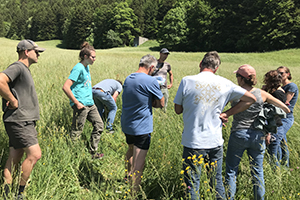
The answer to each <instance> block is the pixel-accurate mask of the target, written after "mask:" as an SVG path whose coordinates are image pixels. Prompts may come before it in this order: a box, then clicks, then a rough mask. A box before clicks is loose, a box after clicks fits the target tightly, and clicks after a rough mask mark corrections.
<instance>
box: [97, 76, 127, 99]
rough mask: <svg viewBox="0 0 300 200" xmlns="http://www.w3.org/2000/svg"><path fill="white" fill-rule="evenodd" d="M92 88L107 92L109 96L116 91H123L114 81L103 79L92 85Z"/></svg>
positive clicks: (119, 84)
mask: <svg viewBox="0 0 300 200" xmlns="http://www.w3.org/2000/svg"><path fill="white" fill-rule="evenodd" d="M93 88H101V89H102V90H103V91H104V92H108V93H110V94H111V95H113V94H114V93H115V92H116V91H118V92H119V93H121V92H122V89H123V88H122V85H121V83H119V82H118V81H116V80H114V79H105V80H103V81H101V82H99V83H97V84H96V85H94V86H93Z"/></svg>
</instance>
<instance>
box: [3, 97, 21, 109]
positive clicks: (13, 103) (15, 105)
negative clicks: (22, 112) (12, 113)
mask: <svg viewBox="0 0 300 200" xmlns="http://www.w3.org/2000/svg"><path fill="white" fill-rule="evenodd" d="M6 106H7V108H8V109H17V108H18V107H19V102H18V100H17V99H15V100H13V101H7V102H6Z"/></svg>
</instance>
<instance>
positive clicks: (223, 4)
mask: <svg viewBox="0 0 300 200" xmlns="http://www.w3.org/2000/svg"><path fill="white" fill-rule="evenodd" d="M299 14H300V2H299V1H296V0H85V1H81V0H0V36H1V37H7V38H11V39H24V38H30V39H32V40H35V41H41V40H52V39H60V40H63V46H64V47H65V48H71V49H77V48H79V46H80V44H81V43H82V42H83V41H88V42H90V43H91V44H93V45H94V47H95V48H101V49H105V48H112V47H119V46H132V45H133V40H134V38H135V37H136V36H143V37H146V38H149V39H155V40H157V41H158V42H159V44H160V45H161V46H164V47H168V48H169V49H170V50H173V51H176V50H179V51H209V50H218V51H223V52H253V51H260V52H262V51H271V50H280V49H286V48H296V47H299V46H300V15H299Z"/></svg>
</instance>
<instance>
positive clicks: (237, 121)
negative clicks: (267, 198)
mask: <svg viewBox="0 0 300 200" xmlns="http://www.w3.org/2000/svg"><path fill="white" fill-rule="evenodd" d="M235 73H236V78H237V82H238V84H239V86H241V87H242V88H244V89H245V90H247V91H248V92H251V93H252V94H253V95H254V96H255V98H256V102H255V103H253V104H252V105H251V106H250V107H249V108H248V109H247V110H245V111H243V112H240V113H237V114H235V115H234V116H233V121H232V127H231V134H230V138H229V141H228V148H227V154H226V176H225V186H226V188H227V198H228V199H234V196H235V192H236V181H237V180H236V179H237V176H238V169H239V164H240V161H241V158H242V157H243V153H244V151H247V154H248V157H249V163H250V168H251V175H252V183H253V193H254V199H255V200H263V199H264V195H265V183H264V171H263V160H264V153H265V149H266V145H265V134H264V132H263V131H262V130H259V129H256V128H254V120H255V119H256V118H257V117H258V115H259V113H260V112H261V110H262V108H263V104H264V102H267V103H270V104H273V105H274V106H277V107H279V108H281V109H283V111H284V112H286V113H289V112H290V110H289V108H288V107H287V106H286V105H285V104H284V103H282V102H281V101H280V100H278V99H276V98H275V97H273V96H272V95H271V94H269V93H267V92H266V91H263V90H260V89H258V88H255V87H254V85H255V84H256V82H257V80H256V71H255V69H254V68H253V67H252V66H250V65H247V64H245V65H242V66H240V67H239V69H238V70H237V71H235ZM239 103H240V102H239V101H233V102H232V103H231V105H232V106H233V107H235V106H236V105H238V104H239Z"/></svg>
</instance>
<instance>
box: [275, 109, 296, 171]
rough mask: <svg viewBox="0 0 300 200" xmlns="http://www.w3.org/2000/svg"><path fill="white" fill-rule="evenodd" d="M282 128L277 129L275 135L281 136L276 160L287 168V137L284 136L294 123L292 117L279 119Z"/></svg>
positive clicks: (288, 163)
mask: <svg viewBox="0 0 300 200" xmlns="http://www.w3.org/2000/svg"><path fill="white" fill-rule="evenodd" d="M281 121H282V124H283V125H282V126H280V127H278V129H277V133H280V134H282V135H283V139H281V141H280V147H281V148H278V160H281V164H282V165H285V166H287V167H289V166H290V162H289V158H290V152H289V148H288V145H287V137H286V134H287V132H288V131H289V130H290V128H291V127H292V125H293V123H294V116H293V115H292V116H289V117H287V118H283V119H281Z"/></svg>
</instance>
